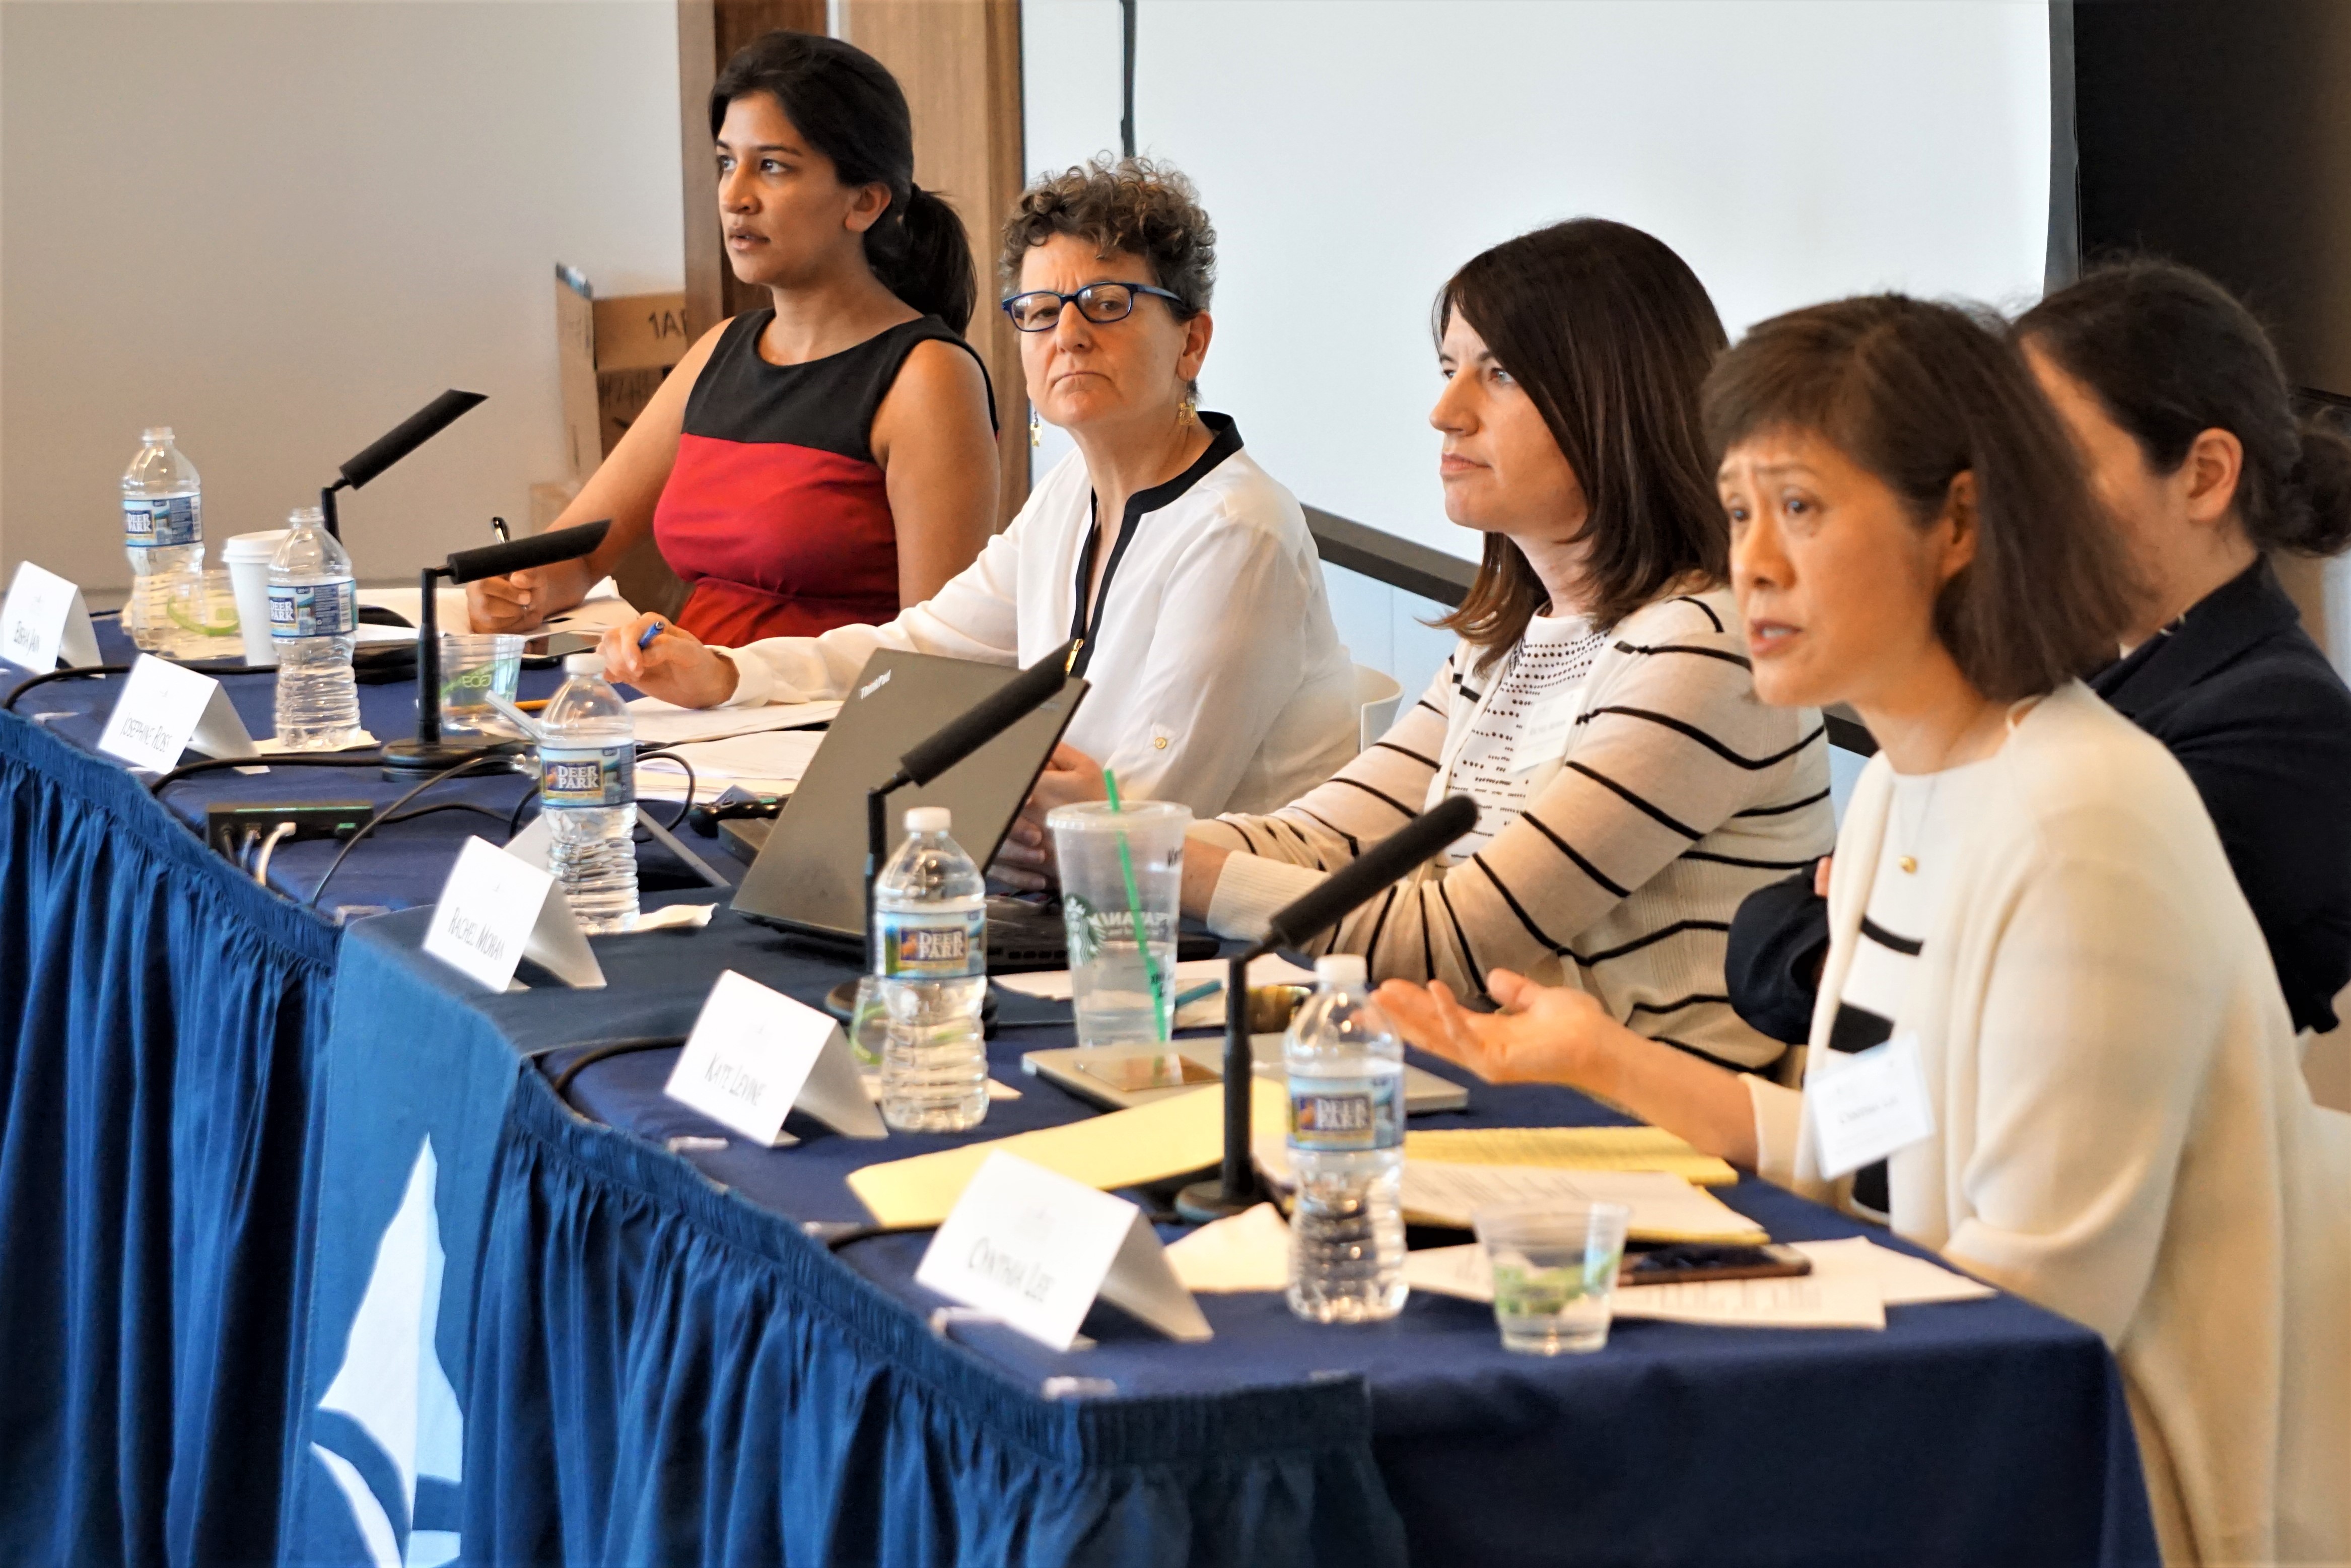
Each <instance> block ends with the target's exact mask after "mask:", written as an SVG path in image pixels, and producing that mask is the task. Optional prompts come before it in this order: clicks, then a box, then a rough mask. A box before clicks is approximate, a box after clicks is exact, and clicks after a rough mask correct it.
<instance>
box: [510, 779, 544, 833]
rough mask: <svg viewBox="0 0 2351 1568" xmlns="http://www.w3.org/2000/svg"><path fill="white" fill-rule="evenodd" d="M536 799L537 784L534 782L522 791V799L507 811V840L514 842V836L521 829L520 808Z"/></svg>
mask: <svg viewBox="0 0 2351 1568" xmlns="http://www.w3.org/2000/svg"><path fill="white" fill-rule="evenodd" d="M533 800H538V785H536V784H534V785H532V786H531V787H530V788H529V789H526V790H524V791H523V792H522V799H521V800H517V801H516V802H515V803H514V810H511V811H509V812H507V842H508V843H512V842H514V836H515V835H516V834H517V833H518V832H521V831H522V809H523V808H524V807H525V806H528V805H529V804H530V803H531V802H532V801H533Z"/></svg>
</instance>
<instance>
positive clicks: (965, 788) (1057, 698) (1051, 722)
mask: <svg viewBox="0 0 2351 1568" xmlns="http://www.w3.org/2000/svg"><path fill="white" fill-rule="evenodd" d="M1019 673H1020V672H1019V670H1018V669H1016V668H1013V667H1012V666H1010V665H1008V664H974V663H971V662H969V661H967V660H962V659H943V658H940V657H938V656H936V655H935V654H930V653H901V652H899V651H897V650H896V649H892V648H884V649H883V650H881V651H880V652H878V653H875V654H874V655H873V657H872V659H870V660H868V661H867V662H866V665H865V668H864V669H863V670H862V671H861V672H860V673H859V674H858V677H857V680H856V683H855V684H854V685H852V686H851V688H850V690H849V693H848V695H847V696H846V697H845V698H843V700H842V702H841V713H840V715H839V716H837V717H836V718H834V720H833V721H832V727H831V730H829V731H828V732H827V733H826V735H825V737H824V742H823V744H822V745H820V746H819V747H817V750H816V756H815V757H814V758H811V759H810V762H809V767H808V771H807V772H806V773H805V774H803V775H802V776H801V778H800V781H799V785H798V786H797V787H796V788H795V789H793V790H792V793H791V795H790V798H789V800H786V802H785V804H784V809H783V811H782V814H781V815H779V816H778V818H777V819H776V826H775V831H773V832H771V833H769V834H768V842H767V846H766V847H765V848H764V849H762V850H761V851H760V852H759V858H758V860H757V861H755V862H752V866H751V871H750V874H749V875H747V876H746V877H745V878H744V879H743V885H742V887H741V888H740V889H739V890H737V893H736V894H735V904H734V907H735V908H737V910H740V911H741V912H742V913H744V914H745V915H750V916H752V917H753V918H755V919H759V920H768V921H772V922H774V923H776V924H778V925H786V926H790V927H794V928H797V929H801V930H807V931H811V932H820V933H826V934H830V935H833V936H847V937H850V938H852V939H855V938H857V937H859V936H861V935H862V932H863V931H864V929H865V791H866V790H867V789H871V788H872V786H874V785H876V784H880V783H882V782H883V781H884V780H886V779H889V778H890V777H891V776H892V775H893V774H895V773H896V772H897V771H898V758H900V757H902V756H904V754H905V752H906V751H907V750H908V749H909V748H910V747H913V746H914V744H915V743H916V742H917V741H920V740H923V739H925V738H926V737H929V736H930V735H931V734H932V733H933V732H934V731H935V730H937V729H938V728H939V727H942V726H943V725H945V724H946V723H947V722H948V721H949V720H950V719H953V718H955V717H956V716H959V715H961V714H962V713H964V712H965V711H966V710H967V709H969V708H970V707H971V706H973V705H974V704H975V703H977V702H979V701H980V700H981V699H982V698H984V697H986V696H987V695H989V694H990V693H992V692H994V691H996V690H997V689H998V687H1000V686H1003V685H1006V684H1007V683H1008V682H1010V681H1011V680H1012V679H1013V678H1014V677H1015V676H1017V675H1019ZM1085 689H1086V683H1085V682H1084V681H1082V680H1072V681H1071V682H1069V683H1068V684H1067V685H1064V686H1063V687H1062V688H1061V691H1060V692H1059V693H1057V694H1055V695H1053V696H1051V697H1049V698H1047V699H1046V701H1045V703H1044V704H1043V706H1040V707H1039V708H1038V709H1037V711H1036V712H1034V713H1032V714H1030V715H1029V716H1028V717H1027V718H1024V719H1022V720H1021V721H1020V722H1019V724H1016V725H1014V726H1013V727H1011V728H1010V729H1008V730H1006V731H1005V732H1004V733H1003V734H1002V735H999V736H998V737H996V738H995V739H994V740H991V741H989V742H988V743H987V745H985V746H983V747H980V748H979V749H978V750H977V751H975V752H973V753H972V754H971V755H970V756H969V757H967V758H964V759H963V760H962V761H961V762H958V763H956V765H955V766H954V767H953V768H948V769H947V770H946V772H945V773H943V774H941V775H940V776H939V777H938V778H936V779H933V780H932V781H931V782H930V783H929V784H927V785H925V786H921V787H917V786H915V785H912V784H908V785H904V786H902V787H900V788H899V789H896V790H895V791H893V793H892V794H891V796H890V848H891V849H892V850H893V852H894V851H895V850H896V849H897V847H898V845H899V843H900V841H903V840H904V838H905V836H906V826H905V823H906V811H907V809H908V808H909V807H913V806H945V807H946V809H947V810H949V811H951V812H952V813H954V818H955V825H954V827H953V828H952V829H950V830H949V831H951V832H952V833H953V835H954V837H955V841H956V843H958V844H960V845H962V846H963V850H964V852H965V853H966V854H968V855H969V856H971V858H972V859H973V860H974V861H976V862H978V864H979V865H980V867H981V869H983V870H985V869H986V868H987V863H988V862H990V861H992V860H994V859H995V858H996V851H997V848H998V845H1000V844H1002V843H1003V841H1004V835H1005V834H1006V833H1007V832H1008V831H1011V827H1012V820H1013V818H1014V817H1016V816H1017V815H1019V810H1020V804H1021V802H1022V801H1023V800H1027V799H1028V798H1029V788H1030V786H1032V785H1034V784H1035V783H1036V782H1037V775H1038V774H1039V773H1040V772H1042V771H1043V770H1044V767H1045V759H1046V758H1049V757H1050V756H1051V755H1052V753H1053V747H1054V746H1055V744H1056V743H1057V742H1059V741H1060V740H1061V732H1062V731H1063V730H1064V729H1066V728H1068V727H1069V723H1070V716H1071V714H1073V713H1075V712H1076V711H1077V706H1078V702H1079V700H1080V698H1081V697H1082V696H1083V695H1085Z"/></svg>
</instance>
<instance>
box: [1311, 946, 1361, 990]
mask: <svg viewBox="0 0 2351 1568" xmlns="http://www.w3.org/2000/svg"><path fill="white" fill-rule="evenodd" d="M1370 973H1371V971H1370V970H1369V969H1368V968H1366V967H1365V966H1364V956H1363V955H1362V954H1361V953H1331V954H1327V955H1325V956H1322V957H1320V958H1317V959H1315V960H1314V977H1315V978H1316V979H1318V980H1320V981H1322V983H1323V984H1324V985H1326V986H1332V987H1337V988H1341V989H1344V990H1350V991H1360V990H1362V989H1363V988H1364V981H1365V980H1366V979H1367V978H1368V977H1369V976H1370Z"/></svg>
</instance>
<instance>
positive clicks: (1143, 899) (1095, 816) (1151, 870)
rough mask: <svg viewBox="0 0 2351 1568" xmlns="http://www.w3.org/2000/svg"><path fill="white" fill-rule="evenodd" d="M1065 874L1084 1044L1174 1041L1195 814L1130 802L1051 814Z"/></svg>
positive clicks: (1064, 902)
mask: <svg viewBox="0 0 2351 1568" xmlns="http://www.w3.org/2000/svg"><path fill="white" fill-rule="evenodd" d="M1045 825H1046V826H1047V827H1049V828H1050V829H1051V830H1052V831H1053V853H1054V858H1055V859H1056V860H1058V861H1059V862H1061V918H1062V921H1063V923H1064V925H1065V927H1066V929H1067V930H1068V932H1069V938H1070V1000H1071V1007H1072V1009H1073V1010H1074V1011H1075V1012H1076V1014H1077V1021H1078V1043H1080V1044H1081V1045H1142V1044H1153V1043H1156V1042H1159V1041H1163V1040H1166V1039H1167V1037H1168V1034H1169V1032H1170V1030H1172V1028H1173V1026H1174V1021H1175V923H1176V920H1177V918H1178V914H1179V911H1178V907H1177V904H1178V897H1179V895H1180V894H1181V893H1182V891H1183V884H1184V831H1185V830H1186V828H1189V827H1190V826H1191V825H1192V812H1191V810H1190V809H1189V808H1188V807H1184V806H1178V805H1174V804H1171V803H1169V802H1167V801H1164V800H1129V801H1127V802H1126V803H1125V809H1124V810H1119V811H1113V810H1111V809H1110V806H1109V804H1108V803H1107V802H1105V801H1100V800H1090V801H1087V802H1085V803H1084V804H1082V805H1076V806H1056V807H1055V808H1054V809H1053V810H1051V811H1050V812H1048V813H1046V816H1045Z"/></svg>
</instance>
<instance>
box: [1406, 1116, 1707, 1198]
mask: <svg viewBox="0 0 2351 1568" xmlns="http://www.w3.org/2000/svg"><path fill="white" fill-rule="evenodd" d="M1404 1153H1405V1158H1406V1159H1412V1160H1431V1161H1435V1162H1437V1163H1439V1164H1444V1165H1456V1166H1552V1168H1554V1169H1558V1170H1571V1171H1666V1172H1669V1173H1671V1174H1672V1175H1674V1176H1679V1177H1681V1178H1682V1179H1683V1180H1684V1181H1687V1182H1689V1183H1691V1184H1693V1185H1694V1186H1732V1185H1733V1184H1735V1183H1736V1182H1737V1181H1738V1180H1739V1173H1738V1172H1737V1171H1736V1170H1734V1169H1732V1168H1731V1166H1730V1165H1729V1162H1727V1161H1724V1160H1719V1159H1717V1158H1715V1157H1714V1156H1713V1155H1706V1154H1700V1153H1699V1152H1698V1150H1697V1149H1694V1148H1692V1147H1691V1146H1690V1145H1688V1144H1687V1143H1684V1142H1683V1141H1682V1140H1681V1139H1679V1138H1677V1137H1676V1136H1674V1135H1673V1134H1671V1133H1668V1132H1667V1131H1666V1130H1665V1129H1664V1128H1663V1127H1461V1128H1448V1129H1446V1130H1444V1131H1441V1132H1433V1133H1414V1132H1407V1133H1405V1135H1404Z"/></svg>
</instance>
